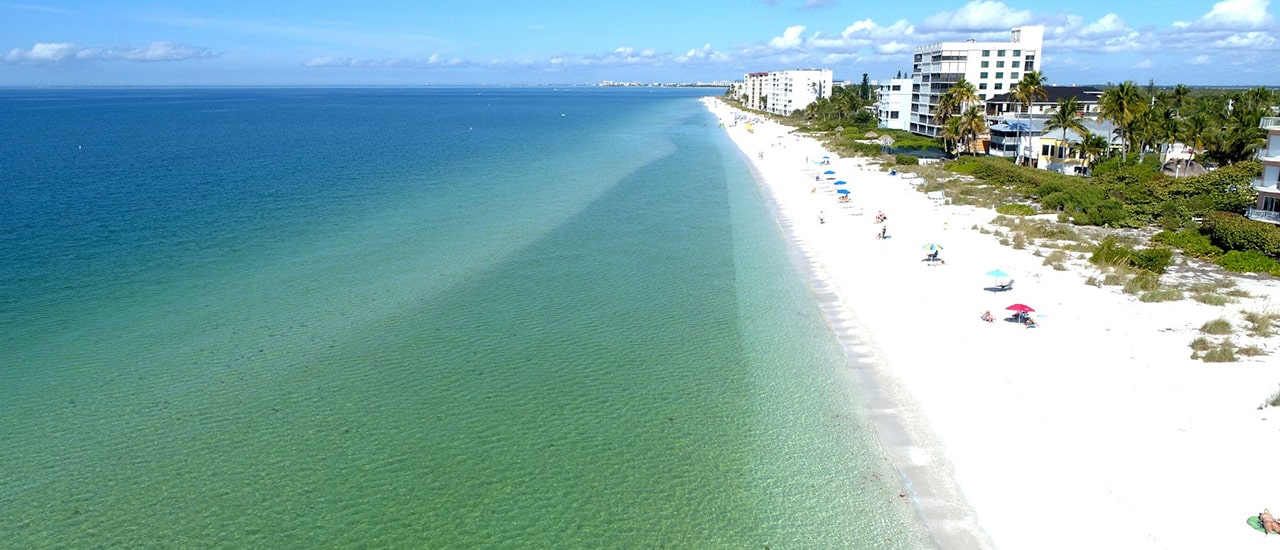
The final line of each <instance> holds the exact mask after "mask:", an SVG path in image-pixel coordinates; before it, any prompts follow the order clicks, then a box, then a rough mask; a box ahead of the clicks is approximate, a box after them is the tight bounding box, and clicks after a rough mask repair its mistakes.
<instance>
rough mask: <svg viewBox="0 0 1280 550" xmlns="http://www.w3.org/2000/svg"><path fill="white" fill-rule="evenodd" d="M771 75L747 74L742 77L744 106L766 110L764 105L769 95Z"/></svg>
mask: <svg viewBox="0 0 1280 550" xmlns="http://www.w3.org/2000/svg"><path fill="white" fill-rule="evenodd" d="M770 87H771V85H770V84H769V73H747V74H745V75H742V97H741V98H739V99H741V100H742V105H743V106H744V107H746V108H748V109H755V110H757V111H763V110H764V103H765V102H766V101H768V100H767V99H766V96H768V95H769V89H770Z"/></svg>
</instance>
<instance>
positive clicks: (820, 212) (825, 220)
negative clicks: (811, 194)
mask: <svg viewBox="0 0 1280 550" xmlns="http://www.w3.org/2000/svg"><path fill="white" fill-rule="evenodd" d="M818 223H819V224H824V223H827V218H825V217H823V215H822V211H821V210H819V211H818Z"/></svg>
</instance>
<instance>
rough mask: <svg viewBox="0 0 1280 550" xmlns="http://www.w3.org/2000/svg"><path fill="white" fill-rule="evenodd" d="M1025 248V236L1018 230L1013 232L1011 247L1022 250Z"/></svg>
mask: <svg viewBox="0 0 1280 550" xmlns="http://www.w3.org/2000/svg"><path fill="white" fill-rule="evenodd" d="M1025 248H1027V236H1026V235H1025V234H1023V233H1022V232H1020V231H1015V232H1014V233H1013V249H1014V250H1023V249H1025Z"/></svg>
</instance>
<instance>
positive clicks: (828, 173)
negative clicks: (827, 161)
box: [823, 170, 836, 175]
mask: <svg viewBox="0 0 1280 550" xmlns="http://www.w3.org/2000/svg"><path fill="white" fill-rule="evenodd" d="M835 173H836V171H835V170H827V171H826V172H823V174H827V175H834V174H835Z"/></svg>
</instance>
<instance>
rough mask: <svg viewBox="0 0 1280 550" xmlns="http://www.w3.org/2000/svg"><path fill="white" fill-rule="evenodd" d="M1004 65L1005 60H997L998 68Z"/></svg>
mask: <svg viewBox="0 0 1280 550" xmlns="http://www.w3.org/2000/svg"><path fill="white" fill-rule="evenodd" d="M1001 67H1004V61H996V68H997V69H998V68H1001Z"/></svg>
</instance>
